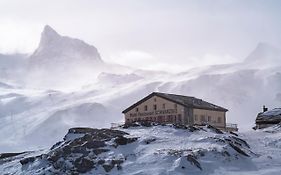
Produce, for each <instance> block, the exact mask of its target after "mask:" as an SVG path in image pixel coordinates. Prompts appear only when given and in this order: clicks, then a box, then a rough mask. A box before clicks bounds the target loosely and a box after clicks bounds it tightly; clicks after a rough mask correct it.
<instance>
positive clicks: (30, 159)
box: [20, 157, 35, 165]
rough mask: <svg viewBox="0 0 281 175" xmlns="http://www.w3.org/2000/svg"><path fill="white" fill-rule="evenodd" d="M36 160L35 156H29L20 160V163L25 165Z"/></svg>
mask: <svg viewBox="0 0 281 175" xmlns="http://www.w3.org/2000/svg"><path fill="white" fill-rule="evenodd" d="M34 161H35V157H27V158H25V159H22V160H20V163H21V164H22V165H25V164H28V163H31V162H34Z"/></svg>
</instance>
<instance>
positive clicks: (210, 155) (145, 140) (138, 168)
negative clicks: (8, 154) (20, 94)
mask: <svg viewBox="0 0 281 175" xmlns="http://www.w3.org/2000/svg"><path fill="white" fill-rule="evenodd" d="M178 127H180V128H178ZM181 127H183V126H173V125H167V126H159V125H158V126H150V127H147V126H145V127H144V126H138V127H130V128H127V129H122V128H119V130H120V131H118V130H109V129H101V130H96V129H90V128H73V129H70V130H69V132H68V134H67V135H66V136H65V137H64V140H63V141H62V142H58V143H57V144H55V145H54V146H53V147H52V148H51V149H50V150H46V151H45V154H42V151H41V152H39V153H38V156H35V157H34V152H32V153H31V155H28V154H27V155H19V156H18V157H16V158H12V160H9V159H10V158H6V159H0V170H2V172H4V173H13V174H21V173H24V174H54V173H58V174H61V173H65V174H68V173H74V174H75V173H86V174H115V175H116V174H126V175H133V174H144V175H146V174H154V175H160V174H161V175H165V174H177V175H181V174H219V173H222V174H225V173H226V172H228V173H237V172H238V171H239V172H243V171H256V170H257V168H258V167H256V165H255V164H254V162H253V159H255V158H256V157H257V155H256V154H255V153H253V152H252V151H251V148H250V147H249V145H248V144H247V142H245V141H243V140H242V139H241V138H240V137H239V136H238V137H237V136H235V135H232V134H227V133H222V132H221V131H217V130H215V129H213V128H209V127H204V128H202V129H200V128H196V127H191V128H181ZM122 131H123V132H122ZM40 153H41V154H40ZM32 154H33V155H32ZM32 157H33V158H32ZM1 160H2V162H1ZM20 161H21V162H20ZM79 162H80V163H79Z"/></svg>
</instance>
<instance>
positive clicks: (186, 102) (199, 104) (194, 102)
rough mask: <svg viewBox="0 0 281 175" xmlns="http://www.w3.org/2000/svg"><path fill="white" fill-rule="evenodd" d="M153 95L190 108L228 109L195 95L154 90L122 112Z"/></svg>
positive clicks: (224, 110)
mask: <svg viewBox="0 0 281 175" xmlns="http://www.w3.org/2000/svg"><path fill="white" fill-rule="evenodd" d="M152 96H158V97H162V98H164V99H166V100H169V101H172V102H174V103H177V104H180V105H182V106H185V107H190V108H197V109H207V110H212V111H223V112H226V111H228V110H227V109H225V108H223V107H220V106H217V105H214V104H212V103H209V102H206V101H204V100H202V99H198V98H195V97H189V96H183V95H176V94H167V93H160V92H153V93H151V94H149V95H148V96H146V97H144V98H143V99H141V100H140V101H138V102H136V103H135V104H133V105H131V106H130V107H128V108H127V109H125V110H124V111H122V113H126V112H128V111H130V110H131V109H133V108H134V107H136V106H138V105H139V104H141V103H143V102H144V101H146V100H148V99H149V98H151V97H152Z"/></svg>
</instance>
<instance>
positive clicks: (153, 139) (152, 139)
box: [144, 138, 156, 145]
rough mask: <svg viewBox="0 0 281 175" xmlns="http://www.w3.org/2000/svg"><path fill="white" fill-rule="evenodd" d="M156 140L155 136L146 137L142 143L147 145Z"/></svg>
mask: <svg viewBox="0 0 281 175" xmlns="http://www.w3.org/2000/svg"><path fill="white" fill-rule="evenodd" d="M155 141H156V138H147V139H145V140H144V143H146V144H147V145H148V144H150V143H152V142H155Z"/></svg>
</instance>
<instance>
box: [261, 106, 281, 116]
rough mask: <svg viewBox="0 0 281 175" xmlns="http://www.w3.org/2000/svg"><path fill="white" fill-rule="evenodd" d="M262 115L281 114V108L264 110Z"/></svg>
mask: <svg viewBox="0 0 281 175" xmlns="http://www.w3.org/2000/svg"><path fill="white" fill-rule="evenodd" d="M261 115H263V116H277V115H281V108H275V109H272V110H269V111H266V112H263V113H262V114H261Z"/></svg>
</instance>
